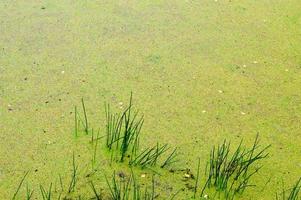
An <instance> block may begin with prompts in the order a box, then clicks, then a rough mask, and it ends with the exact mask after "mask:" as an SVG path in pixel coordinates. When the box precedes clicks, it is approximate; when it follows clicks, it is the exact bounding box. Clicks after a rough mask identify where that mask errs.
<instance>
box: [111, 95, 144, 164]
mask: <svg viewBox="0 0 301 200" xmlns="http://www.w3.org/2000/svg"><path fill="white" fill-rule="evenodd" d="M105 110H106V146H107V148H108V149H109V150H110V151H111V152H112V154H113V153H115V152H117V156H119V158H118V159H119V160H120V162H123V161H124V158H125V156H126V155H127V153H128V152H129V151H130V152H131V155H135V154H136V152H137V149H138V147H139V135H140V132H141V128H142V125H143V121H144V120H143V116H142V117H140V118H138V111H133V110H132V95H131V98H130V103H129V106H128V107H127V108H126V109H125V110H124V111H123V112H122V113H112V112H111V109H110V105H109V104H108V105H107V106H106V109H105ZM115 156H116V155H115Z"/></svg>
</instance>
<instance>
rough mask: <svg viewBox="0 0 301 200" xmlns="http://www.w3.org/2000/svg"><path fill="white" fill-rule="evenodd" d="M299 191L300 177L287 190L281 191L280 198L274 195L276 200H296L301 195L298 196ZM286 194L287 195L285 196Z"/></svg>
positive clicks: (300, 188) (300, 185)
mask: <svg viewBox="0 0 301 200" xmlns="http://www.w3.org/2000/svg"><path fill="white" fill-rule="evenodd" d="M300 190H301V177H300V178H299V180H298V181H297V182H296V183H295V185H294V186H293V187H292V188H291V189H289V190H284V189H283V190H282V192H281V193H280V196H278V194H277V193H276V200H298V199H301V195H299V194H300V193H299V192H300ZM287 194H288V195H287Z"/></svg>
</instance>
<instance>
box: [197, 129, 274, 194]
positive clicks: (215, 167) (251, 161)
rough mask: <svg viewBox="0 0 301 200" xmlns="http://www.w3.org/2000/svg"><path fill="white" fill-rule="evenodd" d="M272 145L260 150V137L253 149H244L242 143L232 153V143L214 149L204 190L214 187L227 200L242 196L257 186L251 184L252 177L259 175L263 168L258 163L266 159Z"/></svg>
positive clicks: (225, 143) (256, 139)
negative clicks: (237, 195) (245, 191)
mask: <svg viewBox="0 0 301 200" xmlns="http://www.w3.org/2000/svg"><path fill="white" fill-rule="evenodd" d="M269 147H270V145H268V146H265V147H263V148H260V145H259V140H258V135H257V136H256V138H255V141H254V143H253V146H252V147H251V148H245V147H242V141H241V142H240V144H239V145H238V147H237V148H236V150H235V151H234V152H233V153H231V149H230V142H227V141H226V140H225V141H224V143H223V144H221V145H218V146H217V147H213V148H212V150H211V153H210V158H209V164H208V165H209V170H208V177H207V181H206V183H205V185H204V188H203V190H202V194H201V195H203V193H204V190H205V189H206V188H211V187H214V188H215V189H216V191H218V192H219V193H220V192H223V193H224V195H225V197H226V199H232V198H233V197H234V195H236V194H242V193H243V192H244V190H245V189H246V188H248V187H252V186H255V185H253V184H251V183H250V179H251V177H253V176H254V175H255V174H257V173H258V170H259V169H260V168H261V167H262V166H257V165H256V164H257V163H258V161H260V160H262V159H264V158H266V157H267V156H268V155H269V153H267V152H266V151H267V149H268V148H269Z"/></svg>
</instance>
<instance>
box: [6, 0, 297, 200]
mask: <svg viewBox="0 0 301 200" xmlns="http://www.w3.org/2000/svg"><path fill="white" fill-rule="evenodd" d="M300 55H301V3H300V0H240V1H236V0H227V1H226V0H217V1H214V0H172V1H169V0H166V1H160V0H152V1H101V0H97V1H86V0H26V1H22V0H1V2H0V199H10V198H11V197H12V195H13V193H14V192H15V190H16V188H17V186H18V184H19V182H20V180H21V178H22V176H23V175H24V173H25V172H26V171H27V170H30V173H29V175H28V177H27V178H26V180H25V182H24V185H23V186H22V188H21V190H20V192H19V195H18V198H19V199H24V198H25V186H26V184H27V183H28V184H29V186H30V187H31V188H34V190H35V192H34V198H35V199H41V196H40V194H39V188H38V186H39V184H43V185H44V186H45V187H46V186H47V185H48V184H49V183H50V182H53V183H54V184H56V185H58V174H60V175H61V176H62V179H63V182H64V184H68V181H69V179H70V176H69V175H70V173H71V169H72V165H71V163H72V152H73V151H74V152H75V155H76V161H77V162H78V163H79V166H80V168H79V169H80V179H79V182H78V185H77V187H76V188H77V189H76V192H75V193H74V194H73V197H76V196H77V195H78V194H82V197H85V198H88V197H91V194H92V193H91V189H90V186H89V185H88V182H89V181H90V180H93V181H94V182H95V184H96V186H97V187H98V188H99V187H102V188H106V186H105V183H104V180H105V179H104V174H105V172H107V173H108V176H109V175H110V173H111V172H112V168H114V167H116V168H123V166H119V165H117V166H109V164H108V161H107V157H106V156H105V154H104V153H100V152H102V151H99V154H98V165H99V170H98V171H97V172H96V173H95V174H94V175H93V176H90V177H86V175H87V174H88V173H89V171H91V170H90V169H91V164H90V163H91V162H90V160H91V151H93V150H91V147H90V146H89V142H88V138H87V137H85V136H82V137H79V138H78V139H74V137H73V126H74V123H73V116H74V115H73V113H72V112H73V110H74V105H78V106H80V101H81V98H82V97H83V98H84V99H85V101H86V107H87V112H88V118H89V120H90V123H91V126H93V127H95V128H98V127H101V129H100V130H101V133H102V134H104V126H105V122H104V120H105V115H104V106H103V105H104V102H109V103H111V104H112V105H113V107H115V110H118V109H120V108H119V107H120V105H121V104H120V102H123V104H124V105H125V104H126V103H127V102H128V99H129V94H130V92H131V91H133V95H134V103H135V106H136V107H137V108H139V110H140V112H141V113H144V116H145V123H144V127H143V135H142V136H141V137H142V139H143V144H144V145H145V146H147V145H151V144H152V145H153V144H156V142H157V141H160V142H162V143H169V144H170V145H171V146H173V147H178V148H179V152H180V155H179V156H180V159H181V160H180V162H178V163H177V164H176V166H175V167H178V168H180V169H185V168H190V169H191V170H192V171H194V172H195V171H196V166H197V158H198V157H200V158H201V172H200V174H201V177H200V178H201V181H202V183H201V184H203V183H204V180H205V176H204V171H205V165H206V162H207V160H208V156H209V153H210V149H211V147H212V146H213V145H217V144H219V143H222V141H223V140H224V139H225V138H226V139H228V140H231V141H232V143H233V144H238V143H239V142H240V140H241V139H242V138H243V139H244V142H245V144H247V145H249V146H250V145H251V143H252V141H253V139H254V138H255V135H256V134H257V133H259V135H260V140H261V144H263V145H268V144H271V145H272V147H271V148H270V149H269V152H270V156H269V158H267V159H266V160H264V161H263V162H262V164H263V168H262V169H261V170H260V171H259V174H258V175H256V176H254V179H253V180H252V183H254V184H256V185H257V187H254V188H249V189H247V190H246V192H245V193H244V195H243V197H241V198H240V199H274V197H275V192H276V191H279V190H281V189H282V187H283V185H284V187H285V188H289V187H290V186H291V185H292V184H293V183H294V182H295V181H296V180H297V179H298V178H299V177H300V175H301V145H300V144H301V56H300ZM138 173H139V172H138ZM141 173H142V172H141ZM143 173H146V178H147V177H148V174H149V172H143ZM160 173H161V177H160V178H159V179H160V184H161V186H160V187H161V189H162V191H161V197H162V196H164V195H168V194H167V193H168V192H171V193H174V192H175V191H176V190H177V189H180V188H185V190H184V192H181V193H180V194H179V196H177V198H178V199H189V197H191V196H192V193H191V191H189V190H188V189H187V188H186V186H185V185H184V184H185V183H184V182H182V181H181V179H182V175H181V174H179V175H172V174H170V173H168V172H165V171H164V170H162V171H160ZM269 180H270V181H269ZM171 183H174V184H172V186H173V189H170V186H171ZM266 183H267V185H266ZM166 188H168V189H166ZM71 196H72V195H71ZM209 196H210V195H209Z"/></svg>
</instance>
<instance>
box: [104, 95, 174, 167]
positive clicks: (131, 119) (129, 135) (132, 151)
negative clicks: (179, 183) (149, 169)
mask: <svg viewBox="0 0 301 200" xmlns="http://www.w3.org/2000/svg"><path fill="white" fill-rule="evenodd" d="M105 113H106V147H107V149H108V150H109V151H110V152H111V159H117V160H119V161H120V162H124V160H125V158H126V157H129V158H130V159H129V160H130V161H129V164H130V165H133V166H141V167H142V168H144V167H146V166H154V165H156V164H157V162H158V159H159V158H161V157H162V156H163V154H164V153H165V152H166V151H167V150H168V149H169V148H168V145H167V144H164V145H162V146H161V145H159V144H157V145H155V146H153V147H149V148H146V149H145V150H143V151H142V152H139V141H140V139H139V138H140V133H141V129H142V126H143V122H144V118H143V116H141V117H138V111H134V110H133V104H132V94H131V97H130V102H129V106H128V107H127V108H125V110H124V111H122V112H121V113H112V111H111V108H110V105H109V104H107V105H106V106H105ZM175 157H176V149H174V150H173V151H172V152H171V153H170V154H169V155H168V157H167V158H166V159H165V160H164V162H163V163H162V164H161V165H160V166H161V168H164V167H166V166H169V165H170V164H172V163H174V162H175V161H176V160H175Z"/></svg>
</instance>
